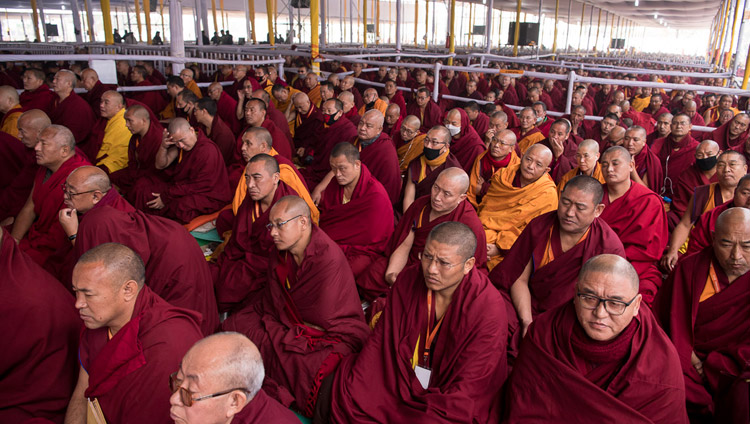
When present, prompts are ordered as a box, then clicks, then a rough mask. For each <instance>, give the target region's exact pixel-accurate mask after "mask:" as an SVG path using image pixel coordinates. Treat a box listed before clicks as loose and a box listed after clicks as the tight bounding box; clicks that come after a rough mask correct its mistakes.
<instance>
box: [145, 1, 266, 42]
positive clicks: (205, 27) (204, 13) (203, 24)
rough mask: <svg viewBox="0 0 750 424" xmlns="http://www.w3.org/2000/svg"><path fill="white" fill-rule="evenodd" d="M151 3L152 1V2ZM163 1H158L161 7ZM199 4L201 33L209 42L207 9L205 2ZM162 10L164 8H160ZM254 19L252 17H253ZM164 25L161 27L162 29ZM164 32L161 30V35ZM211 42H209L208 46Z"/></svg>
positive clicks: (209, 31)
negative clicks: (204, 34) (203, 33)
mask: <svg viewBox="0 0 750 424" xmlns="http://www.w3.org/2000/svg"><path fill="white" fill-rule="evenodd" d="M152 1H153V0H152ZM163 1H164V0H159V4H160V5H161V2H163ZM198 1H200V2H201V27H202V30H203V32H205V33H206V37H208V39H209V40H211V30H209V29H208V9H207V8H206V0H198ZM162 8H164V6H162ZM253 18H254V17H253ZM163 26H164V25H162V27H163ZM163 33H164V31H163V30H162V34H163ZM201 39H203V36H201ZM210 43H211V41H209V44H210Z"/></svg>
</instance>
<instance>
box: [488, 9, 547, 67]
mask: <svg viewBox="0 0 750 424" xmlns="http://www.w3.org/2000/svg"><path fill="white" fill-rule="evenodd" d="M558 1H559V0H558ZM494 3H495V2H494V0H490V4H489V5H488V6H487V24H486V26H485V27H484V42H485V44H486V46H485V51H486V53H487V54H490V50H492V8H493V6H494Z"/></svg>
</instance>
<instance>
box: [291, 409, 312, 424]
mask: <svg viewBox="0 0 750 424" xmlns="http://www.w3.org/2000/svg"><path fill="white" fill-rule="evenodd" d="M292 412H294V411H292ZM294 415H296V416H297V418H299V420H300V421H301V422H302V423H303V424H312V420H311V419H309V418H307V417H305V416H303V415H300V414H298V413H297V412H294Z"/></svg>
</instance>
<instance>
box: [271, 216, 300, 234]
mask: <svg viewBox="0 0 750 424" xmlns="http://www.w3.org/2000/svg"><path fill="white" fill-rule="evenodd" d="M301 216H302V215H297V216H295V217H293V218H289V219H287V220H286V221H281V222H279V223H278V224H274V223H273V222H269V223H268V224H266V229H267V230H268V231H271V230H272V229H274V227H275V228H276V229H277V230H279V231H281V227H283V226H284V225H286V224H288V223H289V222H291V221H294V220H295V219H297V218H299V217H301Z"/></svg>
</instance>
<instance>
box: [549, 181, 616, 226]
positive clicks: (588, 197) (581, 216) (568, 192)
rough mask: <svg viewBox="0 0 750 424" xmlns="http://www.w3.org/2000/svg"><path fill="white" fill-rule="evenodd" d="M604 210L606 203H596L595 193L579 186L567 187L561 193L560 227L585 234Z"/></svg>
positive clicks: (558, 214) (559, 206)
mask: <svg viewBox="0 0 750 424" xmlns="http://www.w3.org/2000/svg"><path fill="white" fill-rule="evenodd" d="M603 211H604V204H602V203H599V204H595V203H594V194H593V193H590V192H587V191H584V190H581V189H579V188H578V187H566V188H565V189H564V190H563V191H562V193H560V200H559V202H558V206H557V218H558V219H559V221H560V229H561V230H562V231H564V232H566V233H570V234H583V233H585V232H586V230H587V229H588V228H589V226H590V225H591V223H592V222H594V218H597V217H598V216H599V215H601V214H602V212H603Z"/></svg>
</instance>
